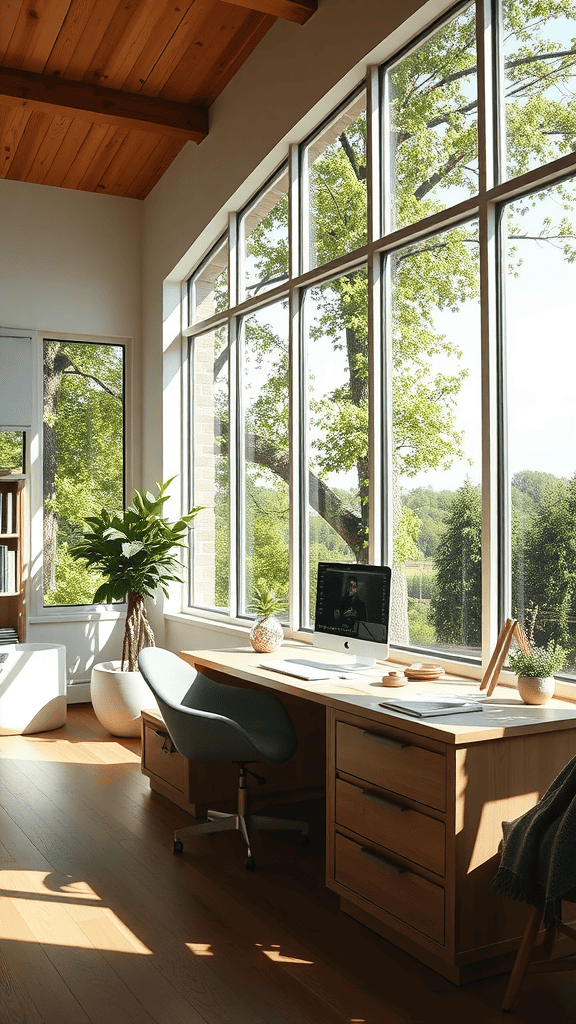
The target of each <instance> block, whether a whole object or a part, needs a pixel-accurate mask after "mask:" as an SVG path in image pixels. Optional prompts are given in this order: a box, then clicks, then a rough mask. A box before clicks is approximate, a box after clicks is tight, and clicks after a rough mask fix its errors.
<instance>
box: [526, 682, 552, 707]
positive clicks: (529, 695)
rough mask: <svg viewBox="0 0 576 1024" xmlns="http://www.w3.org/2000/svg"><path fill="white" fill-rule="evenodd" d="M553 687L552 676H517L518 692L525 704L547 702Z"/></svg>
mask: <svg viewBox="0 0 576 1024" xmlns="http://www.w3.org/2000/svg"><path fill="white" fill-rule="evenodd" d="M555 688H556V680H555V679H554V676H546V678H541V677H540V676H518V693H519V694H520V696H521V697H522V700H523V701H524V703H525V704H547V703H548V701H549V700H550V698H551V697H553V696H554V690H555Z"/></svg>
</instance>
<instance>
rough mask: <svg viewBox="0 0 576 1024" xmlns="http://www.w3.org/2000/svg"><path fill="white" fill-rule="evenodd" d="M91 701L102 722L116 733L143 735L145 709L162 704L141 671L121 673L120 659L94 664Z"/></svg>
mask: <svg viewBox="0 0 576 1024" xmlns="http://www.w3.org/2000/svg"><path fill="white" fill-rule="evenodd" d="M90 700H91V701H92V707H93V708H94V713H95V715H96V718H97V719H98V721H99V722H100V725H103V726H104V728H105V729H106V730H107V731H108V732H111V733H112V735H113V736H139V735H140V714H141V712H142V711H144V710H146V709H147V708H156V707H157V706H158V705H157V704H156V701H155V699H154V695H153V693H152V691H151V689H150V687H149V686H148V685H147V684H146V683H145V682H144V679H143V678H142V676H141V674H140V672H121V671H120V662H119V661H103V662H101V664H100V665H95V666H94V668H93V669H92V677H91V679H90Z"/></svg>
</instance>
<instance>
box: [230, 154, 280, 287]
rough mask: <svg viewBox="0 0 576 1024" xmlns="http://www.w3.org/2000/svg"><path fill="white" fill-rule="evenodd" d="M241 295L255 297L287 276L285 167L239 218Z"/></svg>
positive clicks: (278, 283) (275, 285)
mask: <svg viewBox="0 0 576 1024" xmlns="http://www.w3.org/2000/svg"><path fill="white" fill-rule="evenodd" d="M240 239H241V242H240V244H241V250H242V264H241V268H242V269H241V281H242V288H243V293H242V296H241V298H247V299H250V298H254V296H256V295H261V294H262V292H266V291H268V290H269V289H270V288H277V287H278V285H280V284H282V282H284V281H286V280H287V278H288V171H286V170H285V171H284V172H283V174H281V175H280V177H279V178H277V179H276V180H275V181H274V182H273V183H272V184H271V185H270V186H269V187H268V188H267V189H265V190H264V192H263V193H262V194H261V195H260V196H258V199H257V200H256V202H255V203H254V204H253V205H252V206H250V207H249V209H248V210H247V211H246V212H245V213H244V214H243V215H242V217H241V220H240Z"/></svg>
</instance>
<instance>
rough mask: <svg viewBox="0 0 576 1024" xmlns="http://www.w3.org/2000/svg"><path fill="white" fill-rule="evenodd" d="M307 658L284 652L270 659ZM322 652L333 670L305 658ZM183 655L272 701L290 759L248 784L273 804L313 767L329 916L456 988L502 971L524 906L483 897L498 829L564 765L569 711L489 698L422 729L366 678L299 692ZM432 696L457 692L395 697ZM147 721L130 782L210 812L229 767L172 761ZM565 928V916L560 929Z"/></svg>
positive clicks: (247, 670)
mask: <svg viewBox="0 0 576 1024" xmlns="http://www.w3.org/2000/svg"><path fill="white" fill-rule="evenodd" d="M306 650H307V649H306V647H304V645H302V644H298V643H297V642H295V641H286V642H285V643H284V645H283V648H282V655H283V656H284V657H289V656H290V654H292V656H301V654H302V653H303V652H306ZM323 653H325V658H326V660H329V659H330V657H333V656H331V655H330V653H329V652H318V651H315V656H322V654H323ZM182 657H183V658H184V659H185V660H186V661H189V662H190V663H191V664H193V665H197V666H198V667H199V668H201V670H202V671H203V672H206V673H207V674H209V675H211V676H212V677H213V678H216V679H222V680H223V681H224V682H234V683H236V685H240V686H252V687H256V688H262V689H265V690H268V691H271V692H273V693H275V694H276V695H277V696H278V697H279V698H280V699H281V700H282V701H284V702H285V705H286V707H287V710H288V713H289V714H290V716H291V718H292V719H293V721H294V726H295V729H296V733H297V735H298V737H299V741H300V742H299V752H298V754H297V756H296V758H294V759H291V760H290V761H287V762H286V763H285V764H283V765H278V766H272V767H271V768H270V769H269V768H268V766H266V768H265V769H264V771H263V774H265V775H266V776H267V777H269V784H271V785H272V787H273V788H274V789H275V790H276V792H280V791H281V790H284V793H285V794H287V792H289V790H290V789H291V788H293V789H302V787H303V786H305V785H306V784H309V783H310V780H311V779H313V778H315V777H316V776H317V772H318V769H322V768H324V766H325V772H326V774H325V778H326V836H327V840H326V883H327V885H328V887H329V888H330V889H332V890H333V891H334V892H335V893H337V894H338V896H339V897H340V905H341V908H342V910H344V911H345V912H346V913H347V914H350V915H351V916H352V917H355V918H357V919H358V920H359V921H361V922H363V923H364V924H365V925H367V926H368V927H369V928H371V929H373V931H375V932H378V933H379V934H381V935H383V936H385V937H386V938H387V939H389V940H390V941H391V942H393V943H395V944H396V945H397V946H400V947H401V948H403V949H405V950H406V951H407V952H409V953H410V954H411V955H412V956H414V957H416V958H417V959H418V960H421V961H422V962H423V963H425V964H427V965H428V966H429V967H431V968H433V969H434V970H436V971H438V973H440V974H442V975H444V976H445V977H447V978H449V979H450V980H451V981H453V982H455V983H456V984H460V983H463V982H466V981H469V980H473V979H474V978H479V977H487V976H490V975H493V974H498V973H502V972H503V971H506V970H508V969H509V968H510V966H511V963H512V961H513V958H514V955H515V952H516V950H517V949H518V945H519V942H520V938H521V936H522V933H523V931H524V927H525V924H526V921H527V918H528V914H529V908H528V907H527V905H526V904H524V903H518V902H515V901H513V900H506V899H504V898H502V897H496V896H492V894H491V893H490V883H491V881H492V879H493V878H494V875H495V874H496V871H497V868H498V864H499V860H500V854H499V845H500V842H501V839H502V822H503V821H512V820H514V819H515V818H517V817H519V815H521V814H523V813H524V812H525V811H526V810H528V809H529V808H530V807H532V806H534V804H535V803H536V802H537V801H538V800H539V798H540V797H541V796H542V795H543V794H544V792H545V791H546V789H547V788H548V786H549V785H550V784H551V783H552V782H553V781H554V779H555V778H556V776H557V775H558V773H559V772H560V771H561V770H562V768H563V767H564V766H565V765H566V764H567V763H568V761H570V760H571V759H572V757H574V755H575V754H576V705H575V704H573V703H569V702H566V701H561V700H552V701H551V702H550V704H548V705H546V707H544V708H540V707H530V708H528V707H526V705H524V704H523V703H522V701H521V699H520V697H519V695H518V692H517V690H516V689H514V688H512V687H502V686H499V687H497V690H496V692H495V693H494V695H493V697H491V699H490V702H489V703H488V704H487V706H486V707H485V709H484V711H483V712H482V713H480V712H477V713H475V714H468V715H454V716H446V717H443V718H437V719H427V720H426V721H424V720H418V719H409V718H408V717H406V716H401V715H398V714H394V713H393V712H392V711H388V712H387V711H386V710H385V709H384V708H383V707H382V704H381V701H382V700H383V699H385V698H389V697H390V696H391V694H390V690H388V689H386V688H385V687H383V686H382V685H381V684H382V668H381V667H380V668H379V669H375V670H374V672H373V673H372V675H370V673H368V674H363V675H362V676H359V677H358V678H357V679H356V678H354V680H353V681H350V680H349V681H342V680H334V679H326V680H319V681H314V682H306V681H304V680H300V679H297V678H295V677H290V676H284V675H281V674H279V673H277V672H276V673H275V672H273V671H270V670H268V669H267V668H266V658H267V657H269V658H270V659H271V660H274V658H275V657H278V654H276V655H274V654H272V655H270V656H267V655H262V654H256V652H254V651H252V650H251V648H237V649H229V650H220V651H187V652H182ZM440 685H441V686H442V688H443V692H445V693H446V694H450V693H455V694H458V693H460V694H461V692H462V688H463V686H464V688H465V690H469V689H470V682H469V681H467V680H464V679H461V678H458V677H457V676H449V675H446V676H445V677H444V678H443V679H442V681H441V683H438V682H435V683H434V684H426V683H422V682H419V683H417V684H413V683H411V684H408V685H407V687H406V689H405V690H404V691H403V696H404V695H405V696H409V695H410V694H411V693H412V692H418V691H421V690H424V691H428V690H430V692H434V691H435V690H437V689H438V687H439V686H440ZM147 716H148V713H146V715H145V718H144V744H143V771H144V772H145V773H146V774H147V775H149V777H150V781H151V785H152V787H153V788H154V789H158V790H159V791H160V792H163V793H164V794H165V795H166V796H169V797H170V799H173V800H174V801H175V803H178V804H179V805H180V806H181V807H186V808H187V809H190V810H192V813H193V814H194V813H196V814H198V813H199V812H198V809H199V808H200V809H202V808H203V807H204V808H205V803H206V802H212V801H213V800H214V795H210V793H212V794H214V788H215V787H216V788H217V787H218V785H220V783H218V782H217V781H216V780H217V773H216V769H219V768H220V767H221V768H222V769H223V770H226V769H227V767H228V766H226V765H222V766H220V765H218V766H206V765H192V764H187V763H184V764H179V763H178V761H173V760H171V759H173V758H174V757H175V756H176V757H177V756H178V755H174V754H168V753H167V752H166V750H165V749H164V748H165V736H164V735H163V732H162V728H161V727H159V725H158V720H156V722H154V720H151V719H150V718H147ZM164 728H165V727H164ZM166 735H167V734H166ZM324 735H325V737H326V745H325V747H324V743H323V739H324ZM275 773H278V774H277V776H276V775H275ZM235 784H236V783H235V780H234V783H233V785H234V789H233V790H232V789H231V795H232V793H234V792H235ZM231 785H232V783H231ZM205 787H206V791H207V792H208V795H206V792H205ZM200 800H202V803H201V804H200V803H196V801H200ZM212 805H213V806H214V804H213V803H212ZM570 911H571V913H570ZM573 915H574V905H573V904H566V913H565V919H566V920H567V921H569V920H570V918H571V917H573ZM561 941H564V942H566V943H568V940H561Z"/></svg>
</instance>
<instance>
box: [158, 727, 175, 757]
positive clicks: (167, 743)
mask: <svg viewBox="0 0 576 1024" xmlns="http://www.w3.org/2000/svg"><path fill="white" fill-rule="evenodd" d="M154 731H155V733H156V736H159V737H160V739H161V740H163V743H162V753H163V754H173V753H174V751H175V750H176V747H175V746H174V744H173V743H172V740H171V739H170V737H169V736H167V735H166V733H165V732H160V730H159V729H155V730H154Z"/></svg>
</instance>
